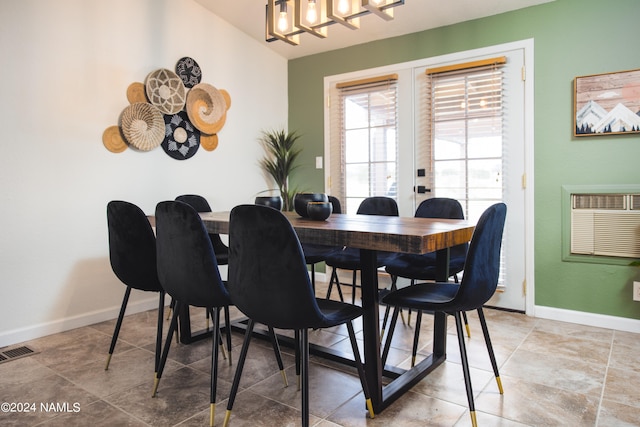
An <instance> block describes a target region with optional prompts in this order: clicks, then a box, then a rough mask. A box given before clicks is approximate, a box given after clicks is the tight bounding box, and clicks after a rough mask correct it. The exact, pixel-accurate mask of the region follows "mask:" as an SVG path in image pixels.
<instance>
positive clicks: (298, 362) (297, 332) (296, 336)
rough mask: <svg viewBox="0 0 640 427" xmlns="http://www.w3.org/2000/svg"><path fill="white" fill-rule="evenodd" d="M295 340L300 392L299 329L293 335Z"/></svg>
mask: <svg viewBox="0 0 640 427" xmlns="http://www.w3.org/2000/svg"><path fill="white" fill-rule="evenodd" d="M293 340H294V342H295V348H294V354H295V359H296V382H297V384H298V391H300V370H301V368H300V355H301V352H300V331H299V330H297V329H296V330H295V331H294V333H293Z"/></svg>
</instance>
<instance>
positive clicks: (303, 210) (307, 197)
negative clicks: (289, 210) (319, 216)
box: [293, 193, 329, 218]
mask: <svg viewBox="0 0 640 427" xmlns="http://www.w3.org/2000/svg"><path fill="white" fill-rule="evenodd" d="M328 201H329V197H328V196H327V195H326V194H325V193H296V195H295V196H293V207H294V209H295V210H296V213H297V214H298V215H300V216H301V217H303V218H308V217H309V214H308V213H307V203H309V202H328Z"/></svg>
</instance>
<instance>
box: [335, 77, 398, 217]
mask: <svg viewBox="0 0 640 427" xmlns="http://www.w3.org/2000/svg"><path fill="white" fill-rule="evenodd" d="M397 79H398V77H397V75H395V74H391V75H386V76H380V77H374V78H370V79H364V80H358V81H352V82H343V83H339V84H337V85H336V88H335V89H336V91H335V95H336V96H335V98H337V102H335V103H332V106H331V114H332V123H334V124H335V125H334V126H332V127H331V148H330V152H331V159H330V164H331V193H332V195H334V196H336V197H338V198H339V199H340V200H341V202H342V205H343V210H344V211H345V212H348V213H355V212H356V210H357V207H358V206H359V205H360V202H361V201H362V200H363V199H365V198H366V197H371V196H389V197H393V198H396V184H397V158H398V140H397V127H398V117H397Z"/></svg>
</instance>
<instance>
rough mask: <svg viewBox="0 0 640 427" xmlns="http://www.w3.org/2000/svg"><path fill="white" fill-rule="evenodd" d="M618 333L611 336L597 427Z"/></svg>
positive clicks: (597, 421)
mask: <svg viewBox="0 0 640 427" xmlns="http://www.w3.org/2000/svg"><path fill="white" fill-rule="evenodd" d="M615 337H616V331H615V330H614V331H613V333H612V334H611V339H610V343H609V357H608V358H607V365H606V366H605V368H604V377H603V378H602V389H601V390H600V400H599V401H598V410H597V411H596V423H595V425H596V426H597V425H598V423H599V421H600V413H601V412H602V402H604V392H605V388H606V387H607V376H608V375H609V366H610V365H611V356H612V355H613V343H614V342H615Z"/></svg>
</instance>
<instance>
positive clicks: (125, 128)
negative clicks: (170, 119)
mask: <svg viewBox="0 0 640 427" xmlns="http://www.w3.org/2000/svg"><path fill="white" fill-rule="evenodd" d="M121 127H122V133H123V134H124V137H125V138H126V139H127V142H128V143H129V144H131V145H132V146H133V147H135V148H137V149H138V150H141V151H149V150H152V149H154V148H156V147H157V146H158V145H160V144H161V143H162V140H163V139H164V118H163V116H162V113H161V112H160V110H158V108H156V107H155V106H153V105H151V104H148V103H146V102H136V103H134V104H131V105H129V106H128V107H126V108H125V109H124V111H123V112H122V117H121Z"/></svg>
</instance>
